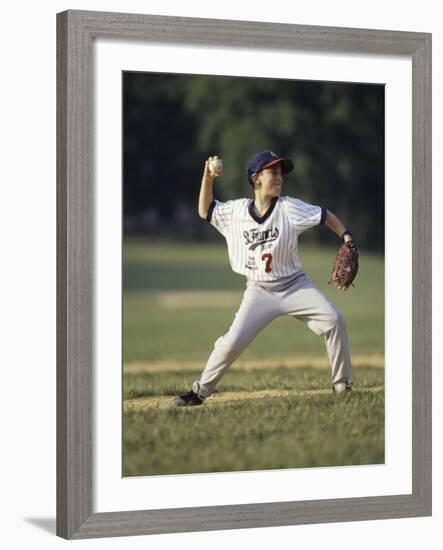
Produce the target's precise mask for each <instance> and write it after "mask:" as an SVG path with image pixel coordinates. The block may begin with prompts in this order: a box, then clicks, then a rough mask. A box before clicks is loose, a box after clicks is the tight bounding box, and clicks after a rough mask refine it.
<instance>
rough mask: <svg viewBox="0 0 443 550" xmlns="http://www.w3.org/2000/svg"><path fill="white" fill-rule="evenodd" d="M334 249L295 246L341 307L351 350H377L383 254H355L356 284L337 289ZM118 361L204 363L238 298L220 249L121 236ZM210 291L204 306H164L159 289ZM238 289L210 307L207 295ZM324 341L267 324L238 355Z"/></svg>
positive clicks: (238, 282)
mask: <svg viewBox="0 0 443 550" xmlns="http://www.w3.org/2000/svg"><path fill="white" fill-rule="evenodd" d="M335 252H336V250H335V249H330V248H318V247H306V246H303V244H302V246H301V256H302V261H303V265H304V269H305V271H306V272H307V273H308V275H309V276H310V277H311V278H312V279H313V280H314V282H315V283H316V284H317V285H318V286H319V287H320V289H322V290H323V291H324V292H325V293H326V294H327V295H328V296H329V297H330V298H331V299H332V300H333V301H334V302H335V303H336V304H337V306H338V307H339V308H340V309H341V311H342V312H343V314H344V316H345V319H346V321H347V325H348V331H349V337H350V342H351V351H353V352H355V353H383V350H384V264H383V258H381V257H379V256H376V255H371V254H365V253H364V251H361V256H360V265H361V267H360V272H359V274H358V276H357V279H356V288H353V289H351V290H349V291H348V292H346V293H341V292H339V291H337V290H336V289H335V288H333V287H331V286H329V285H328V284H327V281H328V278H329V274H330V269H331V265H332V260H333V258H334V255H335ZM123 274H124V303H123V306H124V327H123V331H124V359H125V361H135V360H138V361H142V360H152V359H165V358H166V359H167V358H169V359H183V358H185V359H196V360H199V361H205V360H206V358H207V356H208V353H209V352H210V350H211V349H212V346H213V344H214V341H215V340H216V339H217V338H218V337H219V336H221V335H222V334H224V333H225V332H227V330H228V329H229V327H230V325H231V323H232V320H233V318H234V315H235V312H236V311H237V309H238V306H239V305H240V301H241V295H242V293H243V291H244V288H245V279H244V277H241V276H239V275H236V274H234V273H233V272H232V271H231V269H230V267H229V263H228V258H227V252H226V247H225V246H224V245H223V244H217V245H214V244H212V245H187V244H174V243H167V244H165V243H161V244H160V243H152V242H147V241H140V240H135V241H127V242H126V243H125V246H124V272H123ZM171 290H178V291H181V292H183V293H186V292H190V291H198V290H200V291H205V292H208V304H209V307H208V306H205V307H202V306H201V305H200V306H199V305H193V304H192V300H190V303H189V304H188V306H187V307H180V308H176V309H174V308H165V307H162V306H161V304H159V303H158V299H157V298H158V295H159V293H160V292H168V291H171ZM224 291H237V292H238V302H235V303H232V301H231V302H227V304H226V305H218V306H214V307H211V306H210V301H211V293H220V292H224ZM323 351H324V347H323V342H322V339H321V338H319V337H317V336H315V335H314V334H313V333H312V332H310V331H309V329H307V328H306V327H305V326H304V325H303V324H301V323H299V322H298V321H296V320H294V319H290V318H288V317H286V318H280V319H277V320H276V321H274V322H273V323H271V325H269V326H268V327H266V329H265V330H264V331H263V333H262V334H260V335H259V337H258V338H257V339H256V340H255V341H254V342H253V343H252V344H251V346H250V347H249V348H248V350H246V352H245V353H244V354H243V357H245V358H254V357H260V356H263V355H267V356H282V355H292V354H294V353H303V354H306V353H311V354H314V353H316V354H318V353H323Z"/></svg>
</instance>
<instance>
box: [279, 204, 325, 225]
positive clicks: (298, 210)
mask: <svg viewBox="0 0 443 550" xmlns="http://www.w3.org/2000/svg"><path fill="white" fill-rule="evenodd" d="M283 204H284V206H285V209H286V212H287V215H288V218H289V221H290V222H291V224H292V225H293V226H294V227H295V230H296V231H297V233H303V231H306V229H309V228H310V227H314V226H315V225H319V224H322V223H324V222H325V219H326V208H322V207H321V206H316V205H313V204H308V203H307V202H303V201H301V200H299V199H294V198H292V197H284V198H283Z"/></svg>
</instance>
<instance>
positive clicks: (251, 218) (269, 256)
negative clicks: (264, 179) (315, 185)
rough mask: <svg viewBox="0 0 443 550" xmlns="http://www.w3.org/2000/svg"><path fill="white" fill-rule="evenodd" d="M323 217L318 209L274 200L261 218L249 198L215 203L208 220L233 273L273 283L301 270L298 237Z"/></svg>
mask: <svg viewBox="0 0 443 550" xmlns="http://www.w3.org/2000/svg"><path fill="white" fill-rule="evenodd" d="M325 217H326V210H325V209H323V208H321V207H320V206H314V205H311V204H308V203H305V202H303V201H301V200H299V199H295V198H292V197H274V198H273V199H272V202H271V205H270V207H269V209H268V211H267V212H265V214H264V215H263V216H262V217H259V216H258V215H257V214H256V212H255V210H254V201H253V200H252V199H237V200H231V201H227V202H220V201H218V200H214V201H213V202H212V204H211V205H210V207H209V211H208V216H207V221H208V222H210V223H211V225H213V226H214V227H215V228H216V229H217V230H218V231H219V232H220V233H221V234H222V235H223V236H224V237H225V239H226V243H227V245H228V254H229V262H230V264H231V268H232V270H233V271H235V272H236V273H239V274H241V275H245V276H246V278H247V279H248V280H250V281H276V280H278V279H281V278H282V277H289V276H291V275H294V274H296V273H297V272H299V271H301V269H302V266H301V261H300V256H299V252H298V236H299V235H300V234H301V233H303V231H306V229H309V228H310V227H313V226H315V225H318V224H320V223H323V222H324V220H325Z"/></svg>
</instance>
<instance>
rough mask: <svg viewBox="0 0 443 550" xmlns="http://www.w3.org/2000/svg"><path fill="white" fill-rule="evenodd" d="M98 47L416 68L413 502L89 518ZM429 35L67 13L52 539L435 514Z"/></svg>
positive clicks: (62, 56) (62, 59)
mask: <svg viewBox="0 0 443 550" xmlns="http://www.w3.org/2000/svg"><path fill="white" fill-rule="evenodd" d="M97 38H113V39H121V40H142V41H143V40H149V41H153V42H159V43H167V42H174V43H176V44H177V43H178V44H206V45H213V46H221V45H224V44H229V45H230V46H238V47H248V48H259V47H260V48H262V49H263V48H267V49H285V50H288V49H289V50H291V49H293V50H305V51H320V52H324V51H338V52H344V53H363V54H364V53H368V54H380V55H390V56H396V55H398V56H408V57H410V58H411V61H412V160H413V166H412V177H413V182H412V204H413V212H412V225H413V231H412V258H413V262H412V288H413V292H412V365H413V369H412V492H411V494H399V495H392V496H378V497H359V498H345V499H326V500H309V501H294V502H292V501H291V502H263V503H258V504H241V505H222V506H204V507H192V508H171V509H157V510H137V511H122V512H103V513H94V512H93V485H94V480H93V445H94V441H93V430H92V424H93V422H92V415H93V352H94V338H93V323H94V318H93V310H92V303H93V292H94V288H93V275H94V238H93V229H94V207H93V204H94V203H93V186H92V176H93V165H94V154H93V128H92V121H93V116H92V115H93V69H94V56H93V43H94V40H96V39H97ZM431 49H432V37H431V34H428V33H416V32H401V31H384V30H367V29H352V28H339V27H318V26H305V25H292V24H291V25H288V24H281V23H278V24H277V23H262V22H260V23H259V22H246V21H228V20H215V19H200V18H182V17H170V16H167V17H166V16H158V15H139V14H124V13H109V12H89V11H77V10H69V11H65V12H62V13H59V14H57V534H58V535H59V536H61V537H63V538H66V539H82V538H91V537H110V536H126V535H147V534H160V533H178V532H190V531H211V530H218V529H224V530H226V529H240V528H255V527H272V526H283V525H299V524H308V523H328V522H339V521H357V520H375V519H388V518H405V517H418V516H428V515H431V509H432V492H431V483H432V468H431V453H432V442H431V410H432V405H431V350H432V347H431V346H432V342H431V299H432V291H431V260H432V255H431V105H432V102H431V98H432V95H431Z"/></svg>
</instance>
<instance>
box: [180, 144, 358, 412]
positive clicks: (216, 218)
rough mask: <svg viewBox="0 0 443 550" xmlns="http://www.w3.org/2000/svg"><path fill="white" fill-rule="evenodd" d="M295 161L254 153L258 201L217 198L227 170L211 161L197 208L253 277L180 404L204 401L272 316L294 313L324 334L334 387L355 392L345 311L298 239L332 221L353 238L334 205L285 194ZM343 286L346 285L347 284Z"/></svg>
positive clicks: (240, 268)
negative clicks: (309, 270) (314, 277)
mask: <svg viewBox="0 0 443 550" xmlns="http://www.w3.org/2000/svg"><path fill="white" fill-rule="evenodd" d="M293 168H294V163H293V161H292V160H291V159H289V158H283V157H280V156H278V155H276V154H275V153H273V152H272V151H262V152H260V153H257V154H256V155H254V156H253V157H252V158H251V159H250V160H249V162H248V164H247V172H246V175H247V179H248V182H249V184H250V185H251V187H252V189H253V191H254V195H255V198H254V199H253V200H252V199H246V198H244V199H237V200H230V201H227V202H220V201H218V200H214V196H213V184H214V181H215V178H217V177H218V176H220V175H221V174H222V167H221V160H220V159H218V157H217V156H215V157H209V158H208V160H207V161H206V163H205V168H204V173H203V178H202V183H201V190H200V196H199V204H198V212H199V215H200V217H202V218H204V219H206V220H207V221H208V222H209V223H210V224H212V225H213V226H214V227H215V228H216V229H217V230H218V231H219V232H220V233H221V234H222V235H223V237H224V238H225V239H226V243H227V246H228V253H229V261H230V264H231V268H232V269H233V271H235V272H236V273H240V274H241V275H244V276H245V277H246V279H247V285H246V290H245V293H244V296H243V300H242V302H241V305H240V308H239V310H238V311H237V313H236V315H235V319H234V321H233V323H232V325H231V327H230V329H229V331H228V332H227V333H226V334H225V335H224V336H222V337H220V338H219V339H218V340H217V341H216V342H215V344H214V349H213V351H212V353H211V354H210V356H209V359H208V361H207V363H206V366H205V368H204V370H203V372H202V374H201V376H200V379H199V380H197V381H195V382H194V383H193V384H192V388H191V389H190V390H189V391H187V392H185V393H183V394H182V395H180V396H178V397H176V398H175V400H174V404H175V405H177V406H181V407H185V406H195V405H201V404H202V403H203V402H204V400H205V399H206V398H207V397H209V396H210V395H211V394H212V393H213V392H214V390H215V387H216V386H217V383H218V382H219V381H220V379H221V378H222V376H223V375H224V373H225V372H226V370H227V369H228V368H229V366H230V365H231V364H232V363H233V362H234V361H235V360H236V359H237V358H238V357H239V355H240V354H241V353H242V352H243V351H244V350H245V348H246V347H247V346H248V345H249V344H250V343H251V342H252V340H253V339H254V338H255V337H256V336H257V334H258V333H259V332H260V331H262V330H263V329H264V328H265V327H266V325H268V324H269V323H270V322H271V321H272V320H273V319H275V318H277V317H279V316H282V315H290V316H292V317H295V318H297V319H300V320H301V321H303V322H304V323H305V324H306V325H307V326H308V327H309V328H310V329H311V330H312V331H313V332H315V333H316V334H318V335H322V336H323V337H324V340H325V344H326V350H327V354H328V357H329V361H330V364H331V369H332V389H333V391H334V392H338V393H341V392H345V391H348V390H350V389H351V383H350V377H351V358H350V353H349V344H348V336H347V333H346V326H345V321H344V319H343V315H342V314H341V313H340V311H339V310H338V309H337V307H336V306H335V305H334V304H333V303H332V302H331V301H330V300H329V298H327V297H326V296H325V295H324V294H323V293H322V292H321V291H320V290H319V289H318V288H317V287H316V286H315V285H314V283H313V282H312V281H311V280H310V279H309V277H308V276H307V275H306V274H305V273H304V271H303V269H302V266H301V262H300V257H299V253H298V236H299V235H300V234H301V233H303V232H304V231H306V230H307V229H309V228H311V227H314V226H316V225H320V224H325V225H327V226H328V227H329V228H330V229H331V230H332V231H334V232H335V233H336V234H337V235H338V236H339V237H341V238H342V240H343V241H344V242H346V243H347V245H346V246H349V247H350V248H354V247H355V245H354V243H353V240H352V235H351V233H350V232H349V231H347V230H346V228H345V227H344V225H343V224H342V222H341V221H340V220H339V219H338V218H337V217H336V216H335V215H334V214H333V213H332V212H331V211H329V210H326V209H325V208H321V207H320V206H313V205H311V204H307V203H305V202H302V201H301V200H299V199H296V198H292V197H286V196H281V192H282V186H283V175H284V174H287V173H289V172H291V171H292V170H293ZM339 288H341V289H342V290H345V289H346V287H345V286H342V287H340V286H339Z"/></svg>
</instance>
